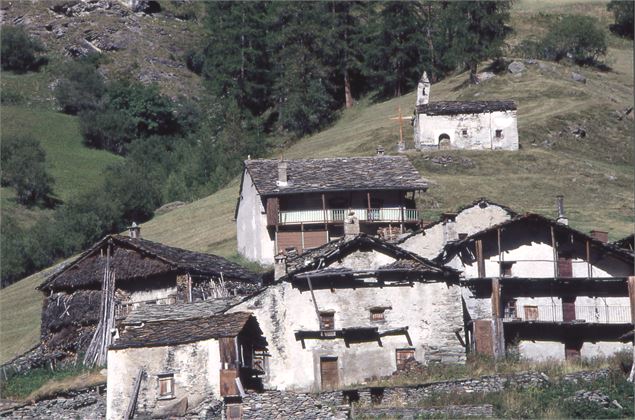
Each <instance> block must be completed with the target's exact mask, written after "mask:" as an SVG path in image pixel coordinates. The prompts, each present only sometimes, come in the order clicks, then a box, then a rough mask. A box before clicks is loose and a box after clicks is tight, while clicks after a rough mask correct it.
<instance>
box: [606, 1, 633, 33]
mask: <svg viewBox="0 0 635 420" xmlns="http://www.w3.org/2000/svg"><path fill="white" fill-rule="evenodd" d="M634 4H635V3H634V2H633V1H632V0H631V1H618V0H611V1H610V2H609V4H608V5H607V6H606V8H607V10H608V11H609V12H613V17H614V18H615V23H614V24H612V25H611V26H610V27H609V28H610V29H611V31H612V32H613V33H616V34H618V35H620V36H623V37H626V38H630V39H633V13H634V7H633V5H634Z"/></svg>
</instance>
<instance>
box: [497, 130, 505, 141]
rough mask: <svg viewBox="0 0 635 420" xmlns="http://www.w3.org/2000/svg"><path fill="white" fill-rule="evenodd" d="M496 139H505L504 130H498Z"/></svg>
mask: <svg viewBox="0 0 635 420" xmlns="http://www.w3.org/2000/svg"><path fill="white" fill-rule="evenodd" d="M496 138H497V139H502V138H503V130H496Z"/></svg>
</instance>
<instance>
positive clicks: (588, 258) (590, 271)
mask: <svg viewBox="0 0 635 420" xmlns="http://www.w3.org/2000/svg"><path fill="white" fill-rule="evenodd" d="M586 265H587V277H588V278H591V277H593V268H592V267H591V249H590V248H589V241H588V240H587V241H586Z"/></svg>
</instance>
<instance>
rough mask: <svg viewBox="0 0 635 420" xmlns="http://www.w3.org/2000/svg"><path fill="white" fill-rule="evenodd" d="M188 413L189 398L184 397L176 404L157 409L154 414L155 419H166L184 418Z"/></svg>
mask: <svg viewBox="0 0 635 420" xmlns="http://www.w3.org/2000/svg"><path fill="white" fill-rule="evenodd" d="M186 412H187V397H183V398H181V399H180V400H178V401H177V402H175V403H172V404H170V405H166V406H165V407H161V408H157V409H156V410H154V413H152V418H153V419H165V418H170V417H183V416H184V415H185V413H186Z"/></svg>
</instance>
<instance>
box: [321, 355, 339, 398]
mask: <svg viewBox="0 0 635 420" xmlns="http://www.w3.org/2000/svg"><path fill="white" fill-rule="evenodd" d="M320 377H321V381H322V391H326V390H333V389H337V388H338V387H339V384H340V379H339V373H338V370H337V357H321V358H320Z"/></svg>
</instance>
